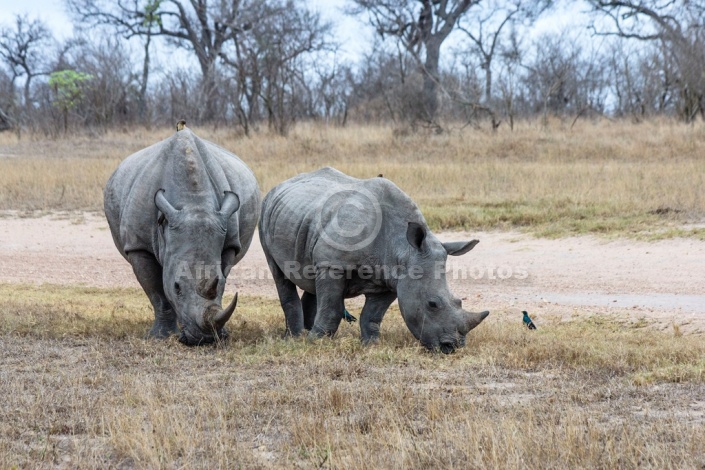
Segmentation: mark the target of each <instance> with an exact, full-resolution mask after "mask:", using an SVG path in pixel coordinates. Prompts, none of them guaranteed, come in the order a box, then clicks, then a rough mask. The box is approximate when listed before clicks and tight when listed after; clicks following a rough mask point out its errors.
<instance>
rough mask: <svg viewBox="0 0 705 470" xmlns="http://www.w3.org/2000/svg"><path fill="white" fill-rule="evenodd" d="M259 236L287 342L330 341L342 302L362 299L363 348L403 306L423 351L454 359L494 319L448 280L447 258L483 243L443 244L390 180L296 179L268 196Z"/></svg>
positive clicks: (327, 171)
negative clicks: (299, 338) (302, 338)
mask: <svg viewBox="0 0 705 470" xmlns="http://www.w3.org/2000/svg"><path fill="white" fill-rule="evenodd" d="M259 231H260V241H261V243H262V247H263V248H264V253H265V255H266V258H267V262H268V264H269V268H270V270H271V271H272V274H273V277H274V282H275V283H276V287H277V291H278V294H279V299H280V301H281V305H282V308H283V310H284V315H285V317H286V328H287V334H289V335H294V336H296V335H300V334H301V333H302V332H303V330H304V329H308V330H310V331H309V337H314V338H317V337H321V336H323V335H333V334H334V333H335V332H336V330H337V328H338V326H339V324H340V321H341V319H342V313H343V312H344V311H345V306H344V299H345V298H349V297H355V296H358V295H365V297H366V299H365V305H364V307H363V309H362V314H361V316H360V330H361V334H362V340H363V342H366V343H367V342H371V341H376V340H377V339H378V337H379V328H380V323H381V322H382V318H383V317H384V314H385V313H386V311H387V309H388V308H389V306H390V304H391V303H392V302H393V301H394V300H395V299H397V298H398V299H399V308H400V310H401V315H402V317H403V318H404V321H405V322H406V325H407V327H408V328H409V330H410V331H411V333H412V334H413V335H414V336H415V337H416V338H417V339H418V340H420V341H421V344H423V345H424V346H425V347H426V348H428V349H431V350H437V349H440V350H441V351H442V352H444V353H450V352H453V351H454V350H455V348H457V347H458V346H462V345H464V343H465V335H466V334H467V333H468V332H469V331H470V330H472V329H473V328H475V327H476V326H477V325H478V324H480V322H481V321H482V320H483V319H484V318H485V317H487V315H489V312H487V311H484V312H481V313H471V312H467V311H465V310H463V309H462V305H461V301H460V299H457V298H456V297H454V296H453V295H452V294H451V292H450V291H449V289H448V284H447V283H446V278H445V262H446V258H447V255H454V256H457V255H462V254H464V253H467V252H468V251H470V250H471V249H472V248H473V247H474V246H475V245H476V244H477V243H478V241H477V240H473V241H470V242H454V243H441V242H440V241H438V239H437V238H436V237H435V236H434V235H433V233H431V231H430V230H429V229H428V225H427V224H426V221H425V220H424V217H423V215H421V212H420V211H419V209H418V207H417V206H416V204H414V202H413V201H412V200H411V198H409V196H407V195H406V194H405V193H404V192H403V191H402V190H401V189H399V188H398V187H397V186H396V185H394V183H392V182H391V181H389V180H387V179H384V178H380V177H378V178H372V179H367V180H360V179H356V178H352V177H350V176H347V175H345V174H343V173H341V172H339V171H337V170H335V169H333V168H323V169H321V170H318V171H314V172H312V173H306V174H301V175H299V176H296V177H294V178H292V179H290V180H287V181H285V182H283V183H281V184H280V185H278V186H277V187H275V188H274V189H272V190H271V191H270V192H269V194H267V196H266V197H265V198H264V201H263V203H262V215H261V218H260V225H259ZM297 287H299V288H300V289H302V290H303V291H304V292H303V295H302V297H301V298H300V299H299V297H298V294H297V290H296V288H297Z"/></svg>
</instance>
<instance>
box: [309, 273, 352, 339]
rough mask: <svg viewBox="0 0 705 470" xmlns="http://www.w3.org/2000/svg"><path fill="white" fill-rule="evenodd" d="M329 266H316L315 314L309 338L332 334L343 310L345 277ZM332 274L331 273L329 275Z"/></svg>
mask: <svg viewBox="0 0 705 470" xmlns="http://www.w3.org/2000/svg"><path fill="white" fill-rule="evenodd" d="M330 271H331V268H327V267H317V268H316V316H315V319H314V322H313V327H312V328H311V330H310V331H309V334H308V335H309V337H310V338H320V337H322V336H333V335H334V334H335V332H336V331H338V326H339V325H340V321H341V320H342V319H343V312H344V311H345V297H344V294H345V283H346V281H345V278H344V276H340V275H339V274H340V273H331V272H330ZM331 274H332V275H331Z"/></svg>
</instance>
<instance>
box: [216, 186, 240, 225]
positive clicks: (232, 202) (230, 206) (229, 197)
mask: <svg viewBox="0 0 705 470" xmlns="http://www.w3.org/2000/svg"><path fill="white" fill-rule="evenodd" d="M239 208H240V198H239V197H238V195H237V194H235V193H234V192H232V191H225V197H224V198H223V204H222V205H221V206H220V213H221V214H222V215H223V217H225V219H226V220H227V219H229V218H230V216H231V215H233V213H235V211H237V210H238V209H239Z"/></svg>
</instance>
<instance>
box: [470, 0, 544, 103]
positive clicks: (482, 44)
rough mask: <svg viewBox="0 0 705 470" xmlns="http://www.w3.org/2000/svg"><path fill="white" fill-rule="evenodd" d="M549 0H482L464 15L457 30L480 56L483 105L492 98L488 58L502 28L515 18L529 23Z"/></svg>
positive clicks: (490, 58)
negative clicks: (483, 75)
mask: <svg viewBox="0 0 705 470" xmlns="http://www.w3.org/2000/svg"><path fill="white" fill-rule="evenodd" d="M550 4H551V1H550V0H543V1H537V0H485V1H484V2H482V3H480V4H478V5H477V7H476V8H473V10H472V14H468V15H465V16H464V17H463V18H462V19H461V21H460V22H459V25H458V29H460V30H461V31H462V32H464V33H465V35H466V36H467V37H468V38H469V39H470V41H471V42H472V44H473V47H474V48H475V50H476V52H477V54H478V55H479V57H480V67H481V68H482V70H484V72H485V104H486V105H487V106H491V101H492V61H493V59H494V58H495V54H496V53H497V51H498V50H499V46H500V42H501V36H502V33H503V32H504V31H506V27H507V26H508V25H511V24H512V23H514V22H517V21H523V22H525V23H526V22H528V23H530V22H533V21H534V20H535V19H536V18H537V17H538V16H539V15H540V14H541V13H542V12H543V11H544V10H545V9H546V8H547V7H548V6H549V5H550Z"/></svg>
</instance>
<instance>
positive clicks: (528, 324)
mask: <svg viewBox="0 0 705 470" xmlns="http://www.w3.org/2000/svg"><path fill="white" fill-rule="evenodd" d="M521 313H523V314H524V318H522V321H523V322H524V325H526V327H527V328H528V329H530V330H535V329H536V325H534V322H533V321H532V320H531V318H530V317H529V313H528V312H527V311H526V310H522V312H521Z"/></svg>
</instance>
